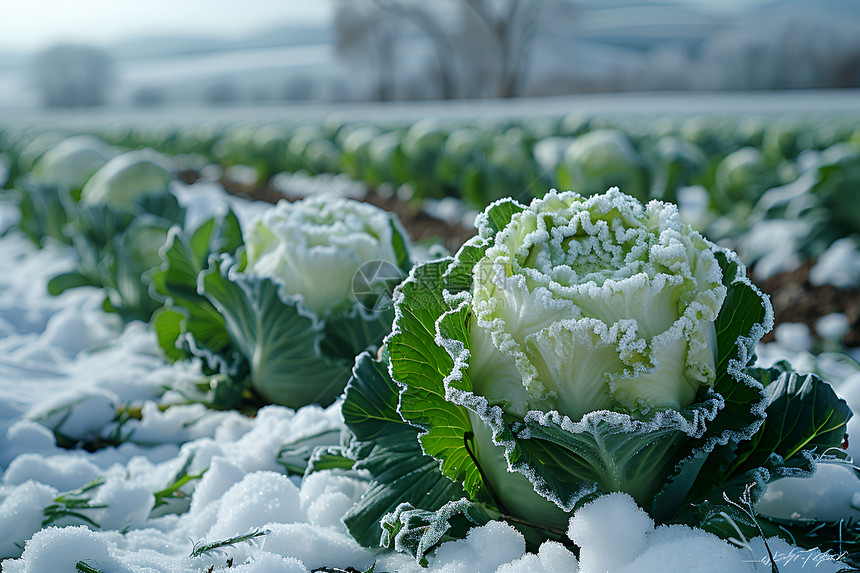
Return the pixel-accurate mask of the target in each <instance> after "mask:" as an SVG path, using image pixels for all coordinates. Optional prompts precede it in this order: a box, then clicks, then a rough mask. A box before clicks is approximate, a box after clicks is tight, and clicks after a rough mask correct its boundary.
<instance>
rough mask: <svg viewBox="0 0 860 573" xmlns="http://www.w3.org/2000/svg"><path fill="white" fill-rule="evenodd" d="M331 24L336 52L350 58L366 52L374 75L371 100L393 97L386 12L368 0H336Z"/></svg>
mask: <svg viewBox="0 0 860 573" xmlns="http://www.w3.org/2000/svg"><path fill="white" fill-rule="evenodd" d="M334 23H335V33H336V38H337V40H336V45H335V50H336V52H337V54H338V55H340V56H341V57H345V58H353V59H354V58H355V57H356V56H359V55H365V54H370V56H371V58H370V62H369V63H370V66H371V68H372V69H373V72H374V76H375V78H376V82H375V83H376V87H375V92H376V93H375V98H374V99H377V100H379V101H389V100H392V99H394V84H395V81H394V80H395V73H394V69H395V52H394V43H395V37H394V29H393V26H392V22H391V18H390V17H389V15H387V14H386V13H385V11H384V10H382V9H381V8H380V7H379V6H378V5H376V4H375V3H374V2H373V1H372V0H371V1H362V0H339V2H338V3H337V9H336V10H335V22H334Z"/></svg>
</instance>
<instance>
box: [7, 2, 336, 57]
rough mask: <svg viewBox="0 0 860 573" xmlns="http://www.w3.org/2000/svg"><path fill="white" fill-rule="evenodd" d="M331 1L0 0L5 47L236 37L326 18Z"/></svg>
mask: <svg viewBox="0 0 860 573" xmlns="http://www.w3.org/2000/svg"><path fill="white" fill-rule="evenodd" d="M331 10H332V2H331V0H250V1H245V2H238V1H236V0H0V22H2V23H3V31H2V33H0V50H2V51H9V52H20V53H29V52H34V51H38V50H40V49H43V48H46V47H48V46H49V45H51V44H53V43H56V42H61V41H72V42H86V43H89V44H98V45H109V44H111V43H114V42H117V41H120V40H123V39H130V38H134V37H138V36H143V35H148V34H170V35H173V34H181V35H184V36H220V37H226V38H236V37H240V36H243V35H247V34H249V33H252V32H253V31H255V30H259V29H264V28H266V27H267V26H276V25H281V24H288V23H290V22H295V23H300V22H324V21H326V20H327V19H328V18H330V16H331Z"/></svg>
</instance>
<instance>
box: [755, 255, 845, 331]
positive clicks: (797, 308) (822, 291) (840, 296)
mask: <svg viewBox="0 0 860 573" xmlns="http://www.w3.org/2000/svg"><path fill="white" fill-rule="evenodd" d="M811 268H812V263H806V264H804V265H803V266H802V267H801V268H799V269H797V270H796V271H793V272H790V273H782V274H778V275H775V276H773V277H770V278H769V279H767V280H765V281H760V282H759V283H758V287H759V288H761V290H762V291H763V292H765V293H767V294H769V295H770V301H771V303H772V304H773V312H774V322H775V323H776V324H780V323H782V322H803V323H805V324H806V325H807V326H809V329H810V332H812V333H813V335H815V323H816V322H817V321H818V319H819V318H821V317H822V316H825V315H827V314H830V313H832V312H841V313H843V314H844V315H845V316H847V317H848V323H849V324H850V325H851V330H850V331H849V332H848V334H846V335H845V338H844V339H843V343H844V344H845V346H848V347H850V348H853V347H857V346H860V287H854V288H838V287H835V286H833V285H823V286H813V285H811V284H810V283H809V270H810V269H811ZM772 340H773V332H771V333H769V334H768V335H767V336H765V337H764V339H763V341H764V342H770V341H772Z"/></svg>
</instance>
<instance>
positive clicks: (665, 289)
mask: <svg viewBox="0 0 860 573" xmlns="http://www.w3.org/2000/svg"><path fill="white" fill-rule="evenodd" d="M713 249H714V246H713V244H711V243H710V242H708V241H707V240H705V239H704V238H703V237H702V236H701V235H700V234H699V233H697V232H695V231H693V230H692V229H691V228H690V227H689V225H684V224H682V223H681V221H680V219H679V217H678V210H677V208H676V207H675V206H674V205H670V204H665V203H661V202H657V201H652V202H650V203H648V205H647V206H645V207H643V206H642V205H641V204H640V203H639V202H638V201H636V200H635V199H633V198H632V197H629V196H627V195H624V194H623V193H621V192H620V191H618V190H617V189H611V190H609V191H608V192H607V193H605V194H603V195H596V196H593V197H591V198H588V199H585V198H582V197H580V196H579V195H577V194H575V193H572V192H565V193H557V192H555V191H553V192H550V193H549V194H548V195H547V196H546V197H544V198H543V199H540V200H535V201H533V202H532V204H531V205H530V207H529V208H528V209H526V210H524V211H522V212H520V213H517V214H515V215H514V216H513V218H512V220H511V222H510V223H509V224H508V225H507V226H506V227H505V228H504V229H503V230H502V231H500V232H499V233H498V234H497V235H496V236H495V239H494V243H493V244H492V245H491V246H490V247H489V248H488V249H487V251H486V254H485V256H484V258H483V259H482V260H481V261H480V262H479V263H478V264H477V265H476V267H475V270H474V286H473V291H472V294H473V304H472V308H473V318H472V325H471V334H470V352H471V360H470V365H469V374H470V378H471V380H472V384H473V388H474V392H475V393H476V394H478V395H481V396H484V397H486V398H487V399H488V400H489V401H490V403H491V404H498V405H501V406H502V408H503V409H504V410H505V411H507V412H508V413H511V414H514V415H517V416H520V417H522V416H525V414H526V412H528V411H529V410H541V411H550V410H556V411H558V412H559V413H560V414H562V415H564V416H567V417H569V418H570V419H571V420H579V419H581V418H582V416H583V415H585V414H587V413H588V412H592V411H595V410H614V411H619V412H623V413H628V414H630V415H632V416H634V417H636V418H643V417H645V416H647V415H648V414H649V413H651V412H653V411H654V410H664V409H669V408H671V409H676V410H677V409H681V408H684V407H685V406H688V405H689V404H691V403H692V402H693V401H694V399H695V397H696V393H697V391H698V390H699V388H701V387H703V386H712V385H713V384H714V380H715V365H714V357H715V353H716V335H715V331H714V320H715V319H716V317H717V313H718V312H719V310H720V308H721V306H722V304H723V300H724V299H725V296H726V289H725V287H724V286H723V285H722V283H721V280H722V272H721V269H720V266H719V263H718V262H717V260H716V258H715V256H714V251H713Z"/></svg>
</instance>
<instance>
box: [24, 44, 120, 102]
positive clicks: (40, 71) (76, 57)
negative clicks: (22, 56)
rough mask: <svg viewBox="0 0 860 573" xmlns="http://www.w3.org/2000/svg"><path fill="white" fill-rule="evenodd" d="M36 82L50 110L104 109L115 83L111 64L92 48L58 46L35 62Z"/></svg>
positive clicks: (46, 51) (103, 55) (69, 45)
mask: <svg viewBox="0 0 860 573" xmlns="http://www.w3.org/2000/svg"><path fill="white" fill-rule="evenodd" d="M32 71H33V81H34V83H35V86H36V88H37V89H38V90H39V91H41V92H42V101H43V103H44V105H46V106H48V107H83V106H97V105H102V104H103V103H104V101H105V98H106V95H107V89H108V86H109V84H110V82H111V80H112V79H113V65H112V60H111V58H110V56H109V55H108V53H107V52H106V51H105V50H102V49H99V48H95V47H92V46H80V45H73V44H59V45H56V46H53V47H51V48H48V49H47V50H45V51H43V52H41V53H39V54H38V55H36V57H35V58H34V60H33V70H32Z"/></svg>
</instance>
